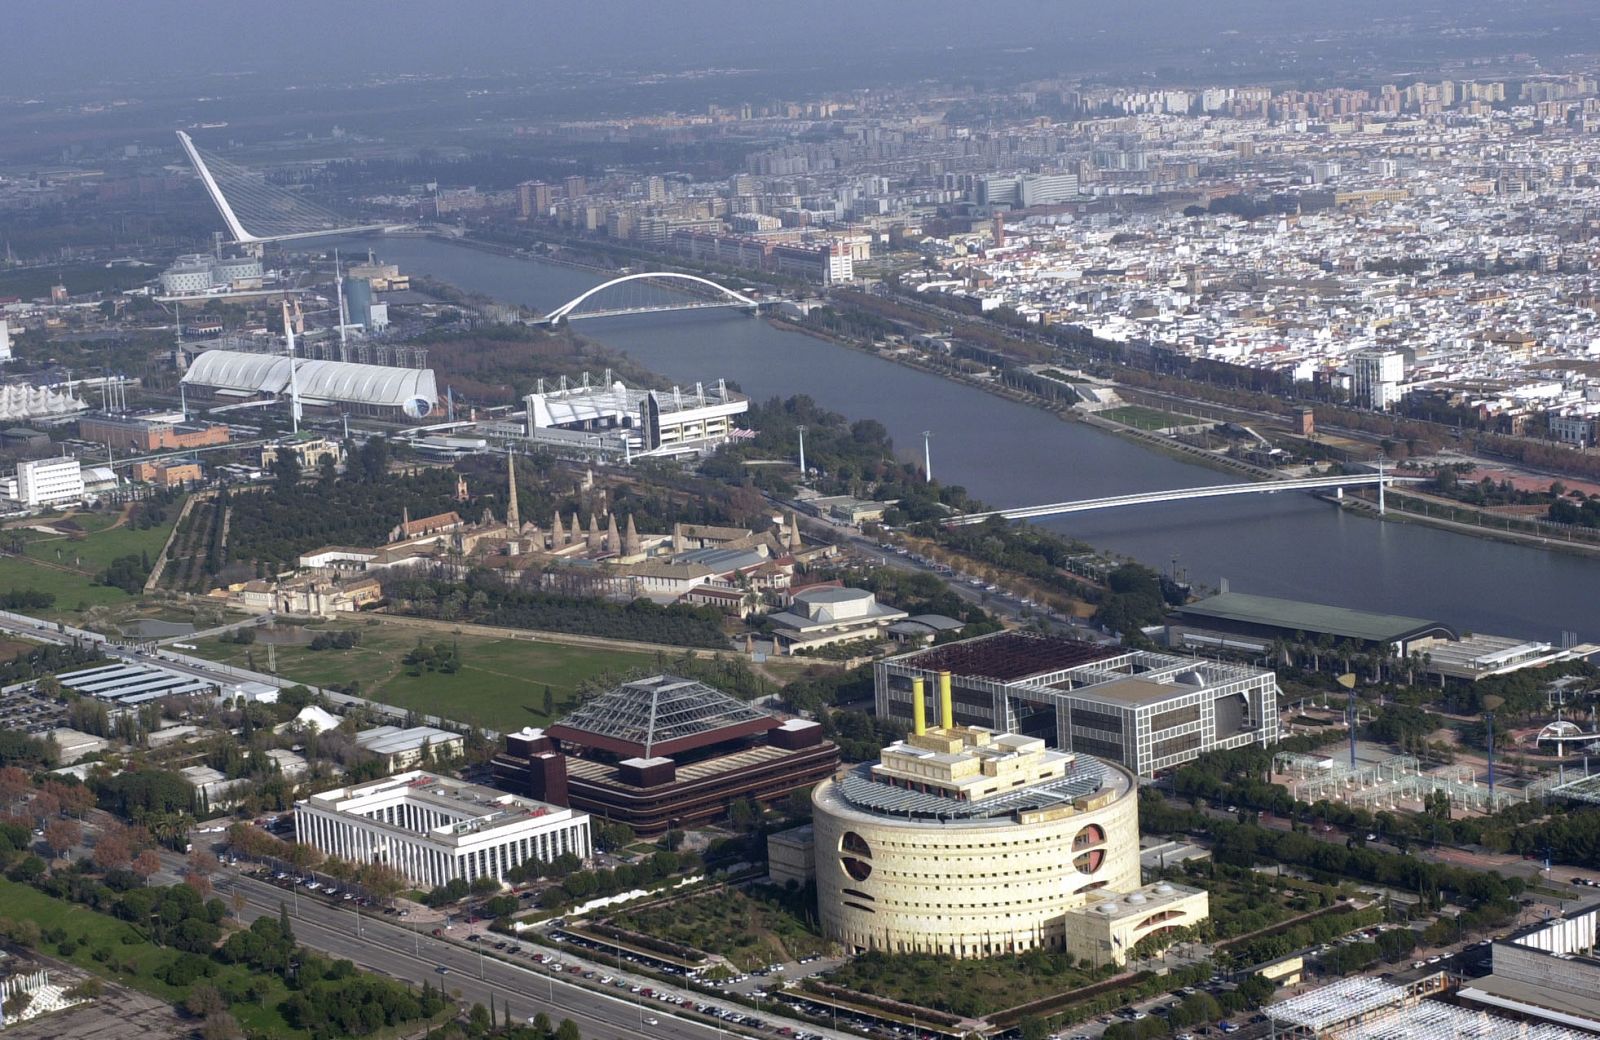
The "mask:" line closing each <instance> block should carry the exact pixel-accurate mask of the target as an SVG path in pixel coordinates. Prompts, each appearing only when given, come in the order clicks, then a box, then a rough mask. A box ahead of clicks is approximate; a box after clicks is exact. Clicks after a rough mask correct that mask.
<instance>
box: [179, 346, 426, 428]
mask: <svg viewBox="0 0 1600 1040" xmlns="http://www.w3.org/2000/svg"><path fill="white" fill-rule="evenodd" d="M294 366H295V367H294V378H295V380H296V382H298V383H299V387H300V401H301V403H302V404H305V405H338V406H351V407H357V408H364V409H372V410H374V411H386V410H390V409H394V410H399V411H402V412H405V413H406V414H407V415H410V416H412V417H421V416H424V415H427V414H428V413H429V412H430V411H432V409H433V407H434V402H435V401H437V400H438V397H439V389H438V386H437V385H436V384H435V383H434V378H433V369H431V368H396V367H393V366H390V365H362V364H357V363H355V362H350V361H319V360H311V359H307V358H295V359H294ZM289 381H290V369H289V358H288V357H287V356H285V355H282V354H252V353H249V352H246V351H239V350H208V351H206V352H205V353H203V354H201V355H200V356H199V357H197V358H195V359H194V363H193V364H191V365H190V366H189V371H187V372H185V373H184V375H183V383H184V386H186V387H189V388H191V389H202V390H209V391H211V392H212V393H214V394H217V395H218V396H222V397H234V398H242V397H254V396H257V395H259V394H270V395H273V396H278V395H283V394H287V393H288V392H289Z"/></svg>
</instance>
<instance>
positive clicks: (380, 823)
mask: <svg viewBox="0 0 1600 1040" xmlns="http://www.w3.org/2000/svg"><path fill="white" fill-rule="evenodd" d="M295 828H296V833H297V835H298V836H299V838H300V840H301V841H304V842H306V843H307V844H310V845H312V846H314V847H316V848H317V849H319V850H321V851H322V852H323V853H324V854H326V855H328V856H338V857H340V858H341V859H345V860H349V861H351V862H355V863H383V864H385V865H387V866H390V867H393V868H394V869H395V870H397V871H399V872H400V873H401V874H404V875H405V877H406V878H407V879H408V880H410V881H411V882H412V883H413V884H416V885H418V886H421V887H426V888H436V887H438V886H440V885H443V884H446V883H448V882H450V881H453V880H454V879H456V878H460V879H461V880H463V881H466V882H469V883H470V882H473V881H476V880H477V879H478V878H481V877H492V878H494V879H495V880H497V881H503V880H505V873H506V871H508V870H510V869H511V868H512V867H515V866H518V865H520V864H522V863H525V862H527V861H528V860H530V859H538V860H543V861H544V862H546V863H548V862H550V861H551V860H554V859H555V858H556V857H557V856H560V855H563V854H565V853H571V854H572V855H574V856H577V857H578V858H579V859H582V860H587V859H589V857H590V855H591V854H592V852H593V844H592V842H591V840H590V836H589V815H588V813H583V812H576V811H574V810H572V809H564V808H562V807H561V806H557V805H549V804H546V803H544V802H540V801H535V800H534V799H531V798H521V797H518V796H517V795H511V794H506V793H504V792H502V791H496V790H494V789H493V788H490V787H481V786H479V785H477V784H468V783H463V782H462V781H459V780H452V779H450V778H448V777H442V776H437V775H435V774H433V773H424V772H421V771H412V772H407V773H399V774H397V775H395V776H391V777H388V778H386V779H383V780H374V781H372V782H370V783H365V784H356V785H354V786H352V787H341V788H337V789H335V790H332V791H324V792H323V793H321V794H315V795H312V796H311V797H310V798H306V799H304V800H302V801H299V802H296V803H295Z"/></svg>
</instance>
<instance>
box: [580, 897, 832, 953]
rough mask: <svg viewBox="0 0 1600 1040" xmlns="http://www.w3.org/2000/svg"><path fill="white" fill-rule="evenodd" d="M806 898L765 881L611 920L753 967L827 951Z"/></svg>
mask: <svg viewBox="0 0 1600 1040" xmlns="http://www.w3.org/2000/svg"><path fill="white" fill-rule="evenodd" d="M806 898H808V897H805V896H803V895H802V894H800V893H786V892H782V891H780V890H778V889H776V888H770V887H762V886H756V887H752V888H749V889H725V890H723V891H719V892H709V893H706V894H705V895H701V896H693V897H690V898H687V899H679V900H674V901H673V902H670V903H661V904H658V905H656V906H651V907H646V908H644V909H640V910H632V911H629V912H627V913H624V914H619V915H618V916H616V917H614V918H612V919H611V920H610V922H609V923H610V924H612V925H615V926H616V927H618V928H625V929H627V930H628V931H632V932H639V933H642V934H644V935H650V936H654V937H656V938H658V939H666V940H668V941H669V942H675V943H679V944H681V945H684V946H691V947H693V948H694V949H697V950H702V951H704V952H706V953H711V954H717V955H720V956H723V957H726V958H727V959H728V960H729V961H731V962H732V963H734V964H736V965H738V966H739V967H740V968H741V969H743V970H746V971H749V970H751V969H753V968H763V967H766V966H767V965H768V964H774V963H779V962H783V961H794V960H798V959H799V958H801V957H809V956H811V955H812V954H818V953H824V952H826V950H827V947H828V943H827V941H826V940H824V939H823V938H822V937H821V936H820V935H818V934H817V932H816V927H815V919H816V914H815V911H812V912H810V913H809V915H808V916H809V922H808V920H807V918H806V917H802V916H801V913H802V912H803V911H804V900H805V899H806Z"/></svg>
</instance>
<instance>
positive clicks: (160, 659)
mask: <svg viewBox="0 0 1600 1040" xmlns="http://www.w3.org/2000/svg"><path fill="white" fill-rule="evenodd" d="M257 622H258V619H253V618H252V619H247V620H246V621H245V622H241V623H240V624H254V623H257ZM0 632H7V633H10V634H12V635H16V636H21V637H23V638H25V639H32V640H35V641H38V642H46V643H60V644H70V643H72V642H80V643H85V644H91V645H94V646H97V647H99V649H100V651H101V652H102V653H104V654H105V655H106V656H107V657H109V658H113V659H116V660H120V661H125V662H127V663H129V664H150V665H160V666H161V667H163V668H167V669H170V670H171V671H174V672H181V673H183V674H184V675H192V676H194V677H195V678H197V679H204V680H205V681H207V682H212V683H216V684H217V685H218V686H219V687H222V688H227V687H228V686H231V685H235V684H238V683H242V682H261V683H266V684H267V685H268V686H276V687H278V688H280V689H281V688H283V687H287V686H300V685H305V684H303V683H296V682H295V681H294V680H292V679H285V678H283V677H281V676H277V675H269V674H268V673H266V672H253V671H250V670H249V669H245V668H236V667H234V666H233V665H228V664H221V663H219V662H216V661H208V660H206V659H205V658H202V657H191V656H189V655H187V654H180V653H176V652H174V651H172V650H170V649H163V650H157V651H156V652H154V653H144V652H140V651H142V650H143V648H145V647H147V646H149V645H151V644H152V643H153V642H154V640H151V641H147V642H144V643H140V644H138V647H137V648H136V647H135V646H123V645H120V644H117V643H113V642H111V641H110V640H108V639H107V638H106V637H105V636H103V635H101V634H100V633H98V632H90V631H88V630H86V629H81V628H73V627H71V626H70V625H58V624H57V623H56V622H54V621H42V620H40V619H38V618H33V617H28V616H27V615H26V614H16V613H13V612H11V611H0ZM180 638H185V639H192V638H194V636H188V637H180ZM307 689H310V690H311V691H312V692H314V693H321V694H322V695H323V696H324V697H326V698H327V699H328V701H329V702H330V703H332V704H335V705H338V706H339V707H343V708H353V707H357V706H365V707H368V708H371V709H372V710H374V711H376V712H379V713H382V714H384V715H388V716H390V717H392V718H394V719H397V720H398V719H404V718H407V717H408V715H407V712H406V710H405V709H404V708H397V707H395V706H394V705H392V704H384V703H382V702H380V701H373V700H367V699H366V698H364V697H352V696H350V695H349V694H345V693H339V692H337V691H334V690H328V689H322V688H320V687H316V686H307ZM421 723H422V725H426V726H437V727H439V728H441V729H455V728H457V727H459V726H460V723H459V722H456V721H454V720H451V719H446V718H443V717H442V716H438V715H425V716H422V717H421ZM482 732H483V734H484V736H485V737H486V738H487V739H489V740H491V741H492V740H497V739H499V734H498V733H496V732H495V731H493V730H483V731H482Z"/></svg>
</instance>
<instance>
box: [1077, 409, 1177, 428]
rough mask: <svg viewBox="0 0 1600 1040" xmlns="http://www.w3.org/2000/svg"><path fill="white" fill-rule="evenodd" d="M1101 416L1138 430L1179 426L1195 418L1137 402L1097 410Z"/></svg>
mask: <svg viewBox="0 0 1600 1040" xmlns="http://www.w3.org/2000/svg"><path fill="white" fill-rule="evenodd" d="M1096 414H1097V415H1099V416H1100V417H1101V418H1104V419H1110V420H1111V421H1112V422H1119V423H1121V424H1122V425H1124V426H1132V427H1134V428H1135V429H1139V430H1164V429H1166V428H1167V427H1168V426H1180V425H1183V424H1185V423H1191V422H1195V421H1197V420H1195V419H1193V418H1191V417H1190V416H1187V415H1174V414H1172V413H1171V412H1161V411H1157V410H1156V409H1154V408H1146V407H1144V406H1143V405H1138V404H1126V405H1123V406H1122V407H1120V408H1107V409H1106V410H1105V411H1103V412H1097V413H1096Z"/></svg>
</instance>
